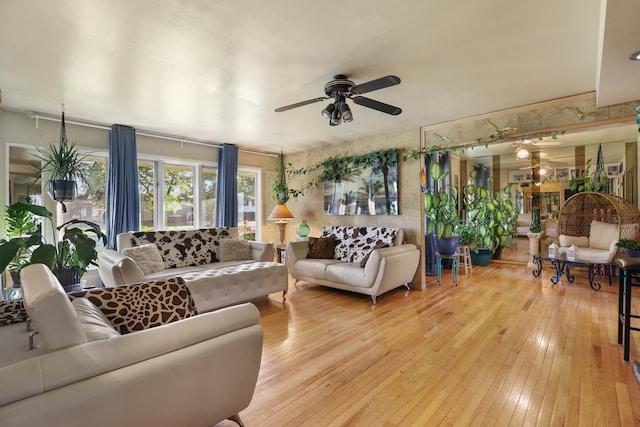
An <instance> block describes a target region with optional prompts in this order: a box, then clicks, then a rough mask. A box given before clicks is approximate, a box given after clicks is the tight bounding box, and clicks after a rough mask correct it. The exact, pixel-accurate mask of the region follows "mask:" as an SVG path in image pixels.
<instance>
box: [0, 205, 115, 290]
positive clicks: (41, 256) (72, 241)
mask: <svg viewBox="0 0 640 427" xmlns="http://www.w3.org/2000/svg"><path fill="white" fill-rule="evenodd" d="M12 207H13V208H14V209H15V210H16V211H28V212H30V213H32V214H33V215H35V216H38V217H41V218H45V219H48V220H49V221H50V223H51V226H52V228H53V215H52V214H51V212H49V210H48V209H46V208H45V207H44V206H38V205H32V204H28V203H14V204H13V205H12ZM56 230H57V232H58V233H60V232H62V233H63V234H62V236H61V237H60V239H58V238H57V237H56V236H55V235H56V234H57V233H54V243H53V244H50V243H47V242H46V239H45V238H44V236H43V234H42V232H41V228H40V227H38V229H37V230H36V231H34V232H33V233H31V234H30V235H29V236H28V237H27V238H26V240H25V241H24V242H22V243H20V244H18V243H17V242H15V241H8V242H3V243H0V270H2V271H4V269H5V268H7V266H8V265H9V263H10V262H11V260H13V259H14V258H15V256H16V255H17V254H18V252H19V251H20V250H21V249H22V248H27V250H28V251H29V252H30V254H31V256H30V257H28V261H27V262H28V263H29V264H37V263H41V264H45V265H47V266H48V267H49V268H50V269H51V271H52V272H53V274H55V275H56V277H57V278H58V280H59V281H60V284H62V286H63V287H64V288H65V290H67V291H73V290H77V289H78V288H79V287H81V285H80V278H81V277H82V276H83V275H84V273H86V271H87V269H88V268H89V266H90V265H97V263H96V260H97V259H98V253H97V251H96V239H100V240H102V242H103V243H104V244H106V242H107V236H106V235H105V234H104V233H103V232H102V231H101V230H100V226H99V225H98V224H95V223H93V222H91V221H84V220H78V219H73V220H71V221H68V222H66V223H64V224H62V225H61V226H59V227H57V228H56Z"/></svg>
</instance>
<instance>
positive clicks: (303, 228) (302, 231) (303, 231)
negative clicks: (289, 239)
mask: <svg viewBox="0 0 640 427" xmlns="http://www.w3.org/2000/svg"><path fill="white" fill-rule="evenodd" d="M310 232H311V228H309V225H307V220H306V219H303V220H302V222H301V223H300V225H299V226H298V228H296V233H298V236H300V237H302V238H305V237H307V236H308V235H309V233H310Z"/></svg>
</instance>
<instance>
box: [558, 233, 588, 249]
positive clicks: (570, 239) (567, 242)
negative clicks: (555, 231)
mask: <svg viewBox="0 0 640 427" xmlns="http://www.w3.org/2000/svg"><path fill="white" fill-rule="evenodd" d="M558 240H559V241H560V246H562V247H569V246H572V245H575V246H580V247H584V248H586V247H587V246H589V238H588V237H587V236H567V235H566V234H561V235H560V237H558Z"/></svg>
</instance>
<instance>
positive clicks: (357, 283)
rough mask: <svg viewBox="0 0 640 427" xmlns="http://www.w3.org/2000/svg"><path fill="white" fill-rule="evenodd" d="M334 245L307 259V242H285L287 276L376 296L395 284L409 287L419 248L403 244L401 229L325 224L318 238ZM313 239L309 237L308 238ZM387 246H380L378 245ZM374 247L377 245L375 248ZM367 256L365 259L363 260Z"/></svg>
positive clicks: (418, 255) (417, 260)
mask: <svg viewBox="0 0 640 427" xmlns="http://www.w3.org/2000/svg"><path fill="white" fill-rule="evenodd" d="M330 236H334V237H335V238H336V239H337V242H338V243H337V244H336V246H335V248H334V251H333V254H330V255H329V256H328V257H327V258H322V259H318V258H308V255H309V249H310V241H300V242H289V244H288V245H287V248H286V257H287V264H288V266H289V273H290V274H291V277H293V278H294V279H295V280H296V283H297V282H298V281H299V280H304V281H306V282H310V283H316V284H319V285H323V286H328V287H331V288H337V289H343V290H347V291H351V292H357V293H361V294H365V295H370V296H371V298H372V300H373V303H374V304H375V303H376V298H377V297H378V296H379V295H381V294H383V293H385V292H387V291H389V290H391V289H395V288H397V287H399V286H406V287H407V289H408V288H409V283H410V282H411V281H412V280H413V278H414V275H415V272H416V269H417V268H418V262H419V259H420V251H419V250H418V249H417V247H416V246H415V245H413V244H403V243H402V241H403V234H402V230H401V229H397V228H387V227H347V226H332V227H325V228H324V229H323V231H322V237H325V238H326V237H330ZM311 239H313V238H311ZM311 242H312V244H313V242H315V240H311ZM385 245H386V246H387V247H380V246H385ZM376 246H378V248H376ZM367 256H368V259H367V260H366V262H363V259H365V257H367Z"/></svg>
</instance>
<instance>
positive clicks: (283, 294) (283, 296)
mask: <svg viewBox="0 0 640 427" xmlns="http://www.w3.org/2000/svg"><path fill="white" fill-rule="evenodd" d="M286 301H287V291H282V302H286Z"/></svg>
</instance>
